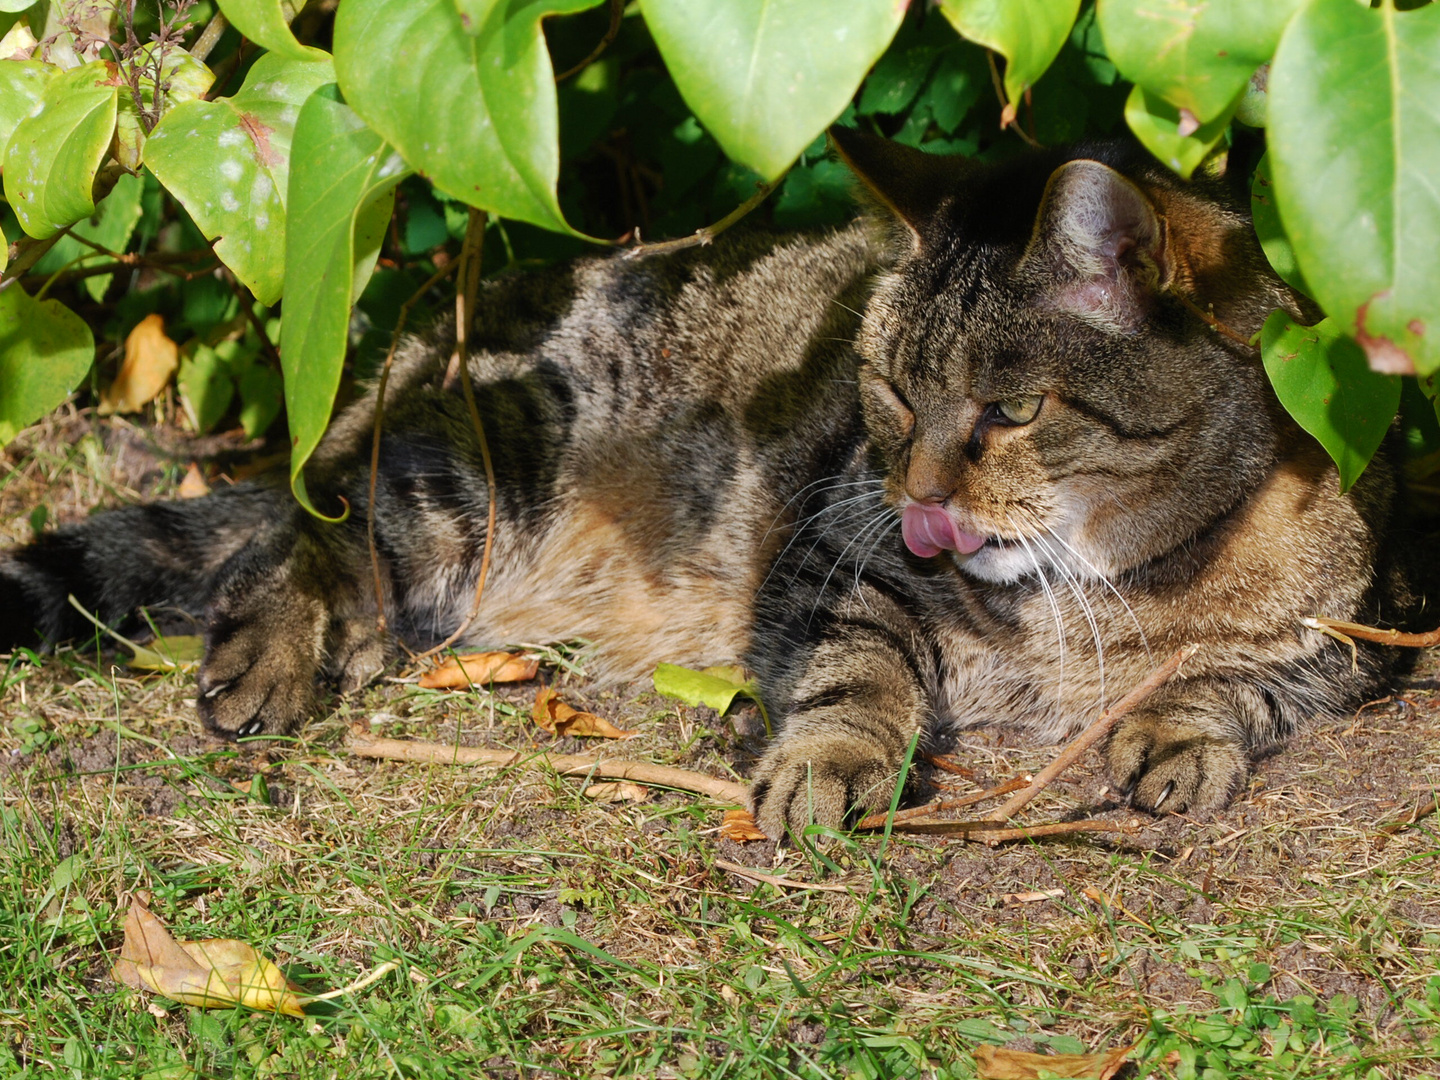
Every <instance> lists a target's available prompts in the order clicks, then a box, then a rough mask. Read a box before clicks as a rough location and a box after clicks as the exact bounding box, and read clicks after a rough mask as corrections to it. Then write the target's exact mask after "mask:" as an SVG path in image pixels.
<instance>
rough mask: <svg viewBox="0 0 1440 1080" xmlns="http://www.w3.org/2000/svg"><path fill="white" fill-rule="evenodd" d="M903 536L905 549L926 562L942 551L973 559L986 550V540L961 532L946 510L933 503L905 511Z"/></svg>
mask: <svg viewBox="0 0 1440 1080" xmlns="http://www.w3.org/2000/svg"><path fill="white" fill-rule="evenodd" d="M900 532H901V534H902V535H904V537H905V546H906V547H908V548H909V549H910V550H911V551H913V552H914V553H915V554H916V555H919V556H920V557H921V558H922V559H929V558H933V557H934V556H936V555H939V554H940V552H942V551H958V552H959V553H960V554H961V555H970V554H973V553H974V552H976V551H979V550H980V549H981V548H982V547H984V546H985V538H984V537H983V536H975V535H973V534H971V533H967V532H962V531H961V530H960V529H957V528H956V527H955V522H954V521H953V520H951V518H950V515H949V514H948V513H946V512H945V509H944V508H943V507H939V506H936V505H934V504H933V503H911V504H910V505H909V506H907V507H905V513H904V514H903V515H902V516H901V518H900Z"/></svg>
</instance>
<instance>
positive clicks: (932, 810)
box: [855, 776, 1034, 829]
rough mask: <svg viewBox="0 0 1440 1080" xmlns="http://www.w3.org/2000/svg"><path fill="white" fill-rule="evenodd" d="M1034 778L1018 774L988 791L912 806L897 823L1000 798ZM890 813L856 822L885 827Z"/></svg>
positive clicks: (900, 814)
mask: <svg viewBox="0 0 1440 1080" xmlns="http://www.w3.org/2000/svg"><path fill="white" fill-rule="evenodd" d="M1032 779H1034V778H1033V777H1030V776H1017V777H1014V778H1013V779H1010V780H1006V781H1005V783H1003V784H1000V785H998V786H997V787H993V788H990V789H989V790H988V791H977V792H975V793H974V794H973V795H962V796H961V797H960V798H958V799H936V800H935V801H934V802H931V803H926V804H925V805H924V806H912V807H911V808H910V809H909V810H901V811H899V812H897V813H896V815H895V824H897V825H899V824H900V823H901V822H905V821H915V820H918V819H920V818H923V817H925V816H927V815H929V814H938V813H940V812H941V811H943V810H959V809H960V808H961V807H965V806H974V805H975V804H976V803H978V802H984V801H985V800H986V799H998V798H999V797H1000V796H1001V795H1009V794H1010V793H1011V792H1012V791H1019V790H1020V789H1021V788H1023V787H1024V786H1025V785H1026V784H1028V783H1030V781H1031V780H1032ZM889 816H890V815H889V814H888V813H884V814H871V815H870V816H869V817H865V818H861V819H860V821H859V823H858V824H856V826H855V827H856V828H857V829H883V828H884V827H885V821H886V819H887V818H888V817H889Z"/></svg>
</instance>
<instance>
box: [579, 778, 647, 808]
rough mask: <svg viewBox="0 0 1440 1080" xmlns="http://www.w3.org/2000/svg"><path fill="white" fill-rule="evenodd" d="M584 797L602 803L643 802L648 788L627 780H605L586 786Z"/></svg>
mask: <svg viewBox="0 0 1440 1080" xmlns="http://www.w3.org/2000/svg"><path fill="white" fill-rule="evenodd" d="M585 797H586V798H587V799H594V800H595V801H596V802H602V803H611V802H644V801H645V800H646V799H648V798H650V789H649V788H647V787H646V786H645V785H644V784H636V783H633V782H632V781H629V780H605V781H602V782H601V783H598V784H591V785H590V786H589V787H587V788H586V789H585Z"/></svg>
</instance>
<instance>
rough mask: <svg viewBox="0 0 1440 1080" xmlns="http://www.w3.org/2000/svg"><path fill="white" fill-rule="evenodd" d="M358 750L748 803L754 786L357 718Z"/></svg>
mask: <svg viewBox="0 0 1440 1080" xmlns="http://www.w3.org/2000/svg"><path fill="white" fill-rule="evenodd" d="M345 746H346V749H348V750H349V751H350V752H351V753H352V754H356V755H358V756H360V757H367V758H381V759H384V760H386V761H419V762H428V763H432V764H437V765H478V766H482V767H484V766H488V767H490V768H497V769H504V768H509V767H510V766H512V765H520V766H524V767H528V768H533V767H536V766H541V765H544V766H546V767H548V768H551V769H554V770H555V771H556V772H557V773H559V774H560V775H562V776H568V775H574V774H575V773H586V774H589V775H591V776H595V777H601V778H604V779H606V780H635V781H637V782H639V783H642V784H657V785H659V786H660V787H668V788H675V789H676V790H678V791H693V792H694V793H695V794H697V795H708V796H709V797H710V798H712V799H715V800H716V801H717V802H725V803H733V804H735V805H736V806H745V805H747V804H748V802H749V798H750V789H749V788H748V787H746V786H745V785H744V784H740V783H736V782H735V781H734V780H721V779H718V778H717V777H714V776H706V775H704V774H703V773H697V772H691V771H690V770H688V769H672V768H670V767H668V766H665V765H651V764H650V763H648V762H644V761H627V760H625V759H624V758H608V759H602V758H600V757H598V756H592V755H590V754H547V753H545V752H544V751H531V752H527V751H524V750H491V749H488V748H486V747H479V746H454V745H451V744H448V743H434V742H423V741H420V740H415V739H387V738H384V737H382V736H379V735H373V734H371V733H370V730H369V728H367V727H366V726H365V725H364V724H352V725H351V726H350V731H349V734H348V735H347V736H346V738H345Z"/></svg>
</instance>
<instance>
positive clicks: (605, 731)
mask: <svg viewBox="0 0 1440 1080" xmlns="http://www.w3.org/2000/svg"><path fill="white" fill-rule="evenodd" d="M531 715H532V716H533V717H534V718H535V723H537V724H539V725H540V726H541V727H542V728H544V729H545V730H546V731H548V732H550V734H551V735H554V736H556V737H557V738H558V737H559V736H562V735H580V736H585V737H589V738H598V739H628V738H629V737H630V736H631V735H634V734H637V733H636V732H634V731H621V730H620V729H619V728H617V727H616V726H615V725H614V724H612V723H610V721H609V720H606V719H605V718H604V717H603V716H596V715H595V714H594V713H588V712H580V711H579V710H577V709H572V708H571V707H570V706H569V705H566V704H565V703H564V702H563V701H561V700H560V698H559V696H558V695H557V694H556V693H555V691H554V690H552V689H550V687H548V686H542V687H541V688H540V693H539V694H537V695H536V697H535V708H534V709H533V710H532V712H531Z"/></svg>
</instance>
